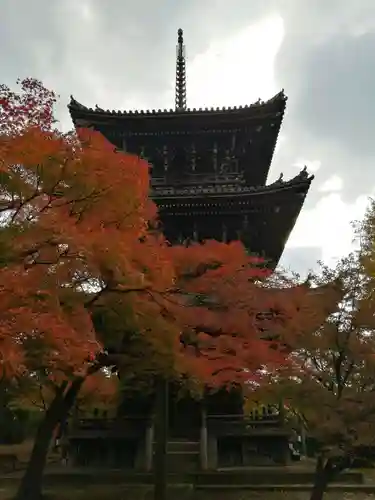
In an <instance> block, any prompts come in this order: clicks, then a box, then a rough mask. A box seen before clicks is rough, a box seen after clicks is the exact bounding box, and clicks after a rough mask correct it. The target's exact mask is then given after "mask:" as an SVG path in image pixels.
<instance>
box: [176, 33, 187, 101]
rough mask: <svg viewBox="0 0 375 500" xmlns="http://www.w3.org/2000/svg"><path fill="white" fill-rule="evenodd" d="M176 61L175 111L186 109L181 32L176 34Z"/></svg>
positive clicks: (183, 50)
mask: <svg viewBox="0 0 375 500" xmlns="http://www.w3.org/2000/svg"><path fill="white" fill-rule="evenodd" d="M177 35H178V38H177V60H176V101H175V103H176V111H183V110H185V109H186V65H185V45H184V38H183V31H182V29H179V30H178V32H177Z"/></svg>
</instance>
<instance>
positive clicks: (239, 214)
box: [68, 30, 313, 470]
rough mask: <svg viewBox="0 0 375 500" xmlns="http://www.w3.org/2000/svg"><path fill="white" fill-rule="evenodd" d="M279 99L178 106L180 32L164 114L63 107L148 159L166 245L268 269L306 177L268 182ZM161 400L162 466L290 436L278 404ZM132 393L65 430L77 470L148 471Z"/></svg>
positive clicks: (208, 462)
mask: <svg viewBox="0 0 375 500" xmlns="http://www.w3.org/2000/svg"><path fill="white" fill-rule="evenodd" d="M286 101H287V97H286V95H285V94H284V92H283V91H281V92H279V93H278V94H276V95H275V96H274V97H272V98H271V99H269V100H267V101H261V100H259V101H258V102H256V103H254V104H250V105H244V106H239V107H229V108H215V109H214V108H211V109H207V108H205V109H202V108H200V109H195V108H194V109H190V108H188V107H187V92H186V61H185V47H184V43H183V33H182V30H178V44H177V61H176V96H175V107H174V109H170V110H166V109H165V110H160V109H159V110H147V111H110V110H104V109H102V108H100V107H98V106H96V108H95V109H93V108H89V107H86V106H85V105H83V104H81V103H79V102H78V101H77V100H75V99H74V98H73V97H71V101H70V103H69V106H68V107H69V111H70V115H71V117H72V120H73V123H74V125H75V127H87V128H93V129H95V130H97V131H100V132H101V133H102V134H103V135H104V136H105V137H106V138H107V139H108V140H109V141H110V142H112V143H113V144H114V145H115V146H116V147H117V148H118V149H119V150H122V151H127V152H129V153H132V154H136V155H138V156H140V157H142V158H144V159H146V160H147V161H148V162H149V163H150V166H151V196H152V198H153V200H154V201H155V202H156V204H157V206H158V209H159V214H160V219H161V223H162V228H163V231H164V234H165V235H166V237H167V239H168V240H169V241H170V242H171V243H172V244H173V243H177V242H187V243H188V242H189V241H203V240H206V239H216V240H220V241H227V242H229V241H232V240H238V239H240V240H241V241H242V242H243V243H244V244H245V246H246V247H247V248H248V249H249V251H250V252H251V253H253V254H255V255H259V256H262V257H264V259H265V261H266V262H267V265H268V266H269V267H270V268H271V269H274V268H275V267H276V265H277V263H278V262H279V259H280V257H281V254H282V252H283V250H284V247H285V244H286V242H287V240H288V237H289V234H290V232H291V231H292V229H293V227H294V225H295V222H296V220H297V217H298V215H299V213H300V211H301V208H302V206H303V203H304V200H305V197H306V195H307V193H308V190H309V188H310V184H311V181H312V179H313V176H309V175H308V173H307V171H306V168H305V169H303V170H302V171H301V172H300V173H299V174H298V175H297V176H296V177H294V178H292V179H290V180H284V179H283V175H282V174H281V175H280V177H279V179H278V180H277V181H276V182H273V183H272V184H267V177H268V173H269V169H270V165H271V162H272V158H273V154H274V150H275V146H276V142H277V138H278V135H279V131H280V127H281V124H282V120H283V117H284V112H285V107H286ZM170 393H171V396H170V397H171V402H170V405H169V406H170V442H169V446H168V453H170V455H171V467H175V468H178V467H182V468H184V469H186V468H189V467H191V468H193V469H194V468H203V469H215V468H218V467H225V466H231V465H248V464H250V463H254V461H255V462H256V463H268V462H270V463H275V462H276V463H285V462H286V461H288V458H289V448H288V440H289V434H290V431H289V430H287V429H286V428H285V427H284V425H283V411H281V409H280V408H271V407H267V408H263V409H262V411H260V412H259V411H255V412H254V413H253V415H252V417H251V418H249V419H247V420H246V419H244V416H243V401H242V399H241V398H238V397H237V396H233V395H230V394H229V393H223V394H221V393H218V394H216V395H211V396H210V397H208V398H206V399H205V401H204V405H203V404H202V402H201V401H195V400H193V398H191V397H189V396H188V395H185V396H183V397H177V395H176V393H175V392H174V391H173V390H172V391H171V392H170ZM133 396H134V395H133ZM133 396H132V398H133V399H131V398H130V399H129V401H130V400H131V401H133V403H132V404H129V402H128V404H125V403H124V406H125V407H126V408H127V409H126V410H124V411H123V412H122V413H121V412H120V413H121V415H122V417H121V419H120V420H119V419H114V420H113V421H112V420H109V419H94V420H86V421H81V422H80V423H79V425H76V426H75V427H74V428H73V429H71V432H70V440H71V441H70V442H71V448H72V450H73V451H72V453H73V457H74V461H75V462H76V463H79V464H83V463H84V464H93V463H94V462H95V461H99V462H100V463H102V464H103V463H104V462H106V463H107V465H108V466H110V467H120V466H122V467H124V468H126V467H128V468H137V469H139V470H150V469H151V468H152V456H153V451H152V448H153V444H152V443H153V427H152V418H151V414H152V403H151V400H150V398H149V399H148V401H146V402H144V401H143V402H140V401H138V403H135V399H137V398H135V399H134V397H133ZM138 399H139V398H138ZM203 406H204V408H203ZM125 416H126V418H127V420H126V419H125ZM124 419H125V420H126V424H125V423H124V422H125V420H124ZM94 450H100V453H99V452H98V451H97V452H96V454H95V452H94ZM98 453H99V454H98ZM99 456H100V458H99ZM103 457H106V458H103ZM262 460H263V462H262Z"/></svg>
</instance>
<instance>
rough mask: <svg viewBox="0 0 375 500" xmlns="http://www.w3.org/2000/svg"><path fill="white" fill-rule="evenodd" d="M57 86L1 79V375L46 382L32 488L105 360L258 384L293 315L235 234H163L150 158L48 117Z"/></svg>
mask: <svg viewBox="0 0 375 500" xmlns="http://www.w3.org/2000/svg"><path fill="white" fill-rule="evenodd" d="M55 100H56V96H55V94H54V93H53V92H51V91H48V90H46V89H45V88H44V87H43V85H42V84H41V83H40V82H38V81H35V80H31V79H28V80H24V81H23V82H21V92H20V93H19V94H17V93H14V92H13V91H11V90H10V89H9V88H7V87H5V86H0V211H1V214H2V221H3V225H2V226H1V228H0V318H1V321H0V376H1V377H6V378H17V379H19V380H20V381H22V383H24V384H25V387H26V388H27V391H28V395H29V399H30V396H31V397H32V398H34V399H35V398H36V400H37V399H38V398H37V396H36V394H37V393H38V394H39V396H40V391H41V390H42V391H44V392H43V398H41V397H39V399H38V400H39V401H42V400H43V401H44V402H45V408H46V420H45V421H44V422H43V424H42V425H41V427H40V429H39V430H38V432H39V434H38V439H37V440H36V445H35V448H34V450H33V453H32V456H31V463H32V464H34V465H32V466H30V467H29V468H28V470H27V472H26V476H25V477H26V478H28V479H27V480H25V481H24V482H23V485H22V486H21V490H20V491H21V493H20V494H19V497H18V498H19V499H20V498H28V500H32V498H33V497H34V496H35V495H36V494H37V493H38V492H37V491H36V490H34V491H33V494H31V493H30V490H29V489H28V488H29V486H27V484H26V483H27V481H28V480H31V479H32V480H33V481H36V482H37V481H38V480H40V478H41V474H40V467H41V466H43V463H44V462H43V460H44V458H43V457H44V453H45V451H46V446H47V444H48V440H49V436H50V435H51V432H52V430H53V429H54V427H55V426H56V424H57V423H59V419H61V418H66V415H67V412H68V411H69V409H70V408H71V405H72V404H73V402H74V400H75V398H76V396H77V394H78V393H79V390H80V389H81V387H82V390H83V393H82V394H86V396H88V394H89V393H91V395H92V393H93V390H94V387H97V388H99V387H100V385H99V379H100V376H101V375H100V374H101V372H100V370H101V369H103V368H104V367H107V368H108V367H113V368H114V371H117V372H119V373H120V374H121V372H124V370H125V371H127V372H129V371H134V373H141V372H147V373H149V374H150V373H151V374H160V373H161V374H162V375H163V376H164V377H182V378H183V377H186V376H189V377H190V378H193V379H194V381H198V382H199V381H200V382H204V383H205V384H208V385H212V386H214V387H217V386H227V385H233V384H244V383H245V382H249V381H250V380H251V381H252V382H253V383H255V382H256V383H257V384H259V383H260V382H261V381H262V379H263V378H264V376H265V374H267V373H269V372H270V371H273V370H275V369H276V368H278V367H279V366H280V365H284V364H285V363H286V362H287V361H288V356H287V354H288V351H287V349H285V344H283V343H280V342H279V340H278V339H279V338H281V337H285V336H286V331H293V330H295V329H296V328H297V323H296V322H295V313H296V302H295V300H291V296H290V297H289V299H288V301H285V300H284V299H283V297H282V294H280V293H279V292H278V291H277V290H275V289H273V288H272V287H271V286H269V284H267V278H268V273H267V272H266V271H265V269H264V268H263V266H262V265H261V262H260V261H258V260H256V259H254V258H252V257H249V256H248V254H247V252H246V251H245V249H244V248H243V246H242V245H241V244H240V243H238V242H237V243H232V244H229V245H226V244H223V243H218V242H206V243H205V244H203V245H198V244H196V245H192V246H190V247H189V248H186V247H184V246H171V245H169V243H168V242H167V241H165V239H164V237H163V236H162V235H161V234H160V232H159V231H158V228H157V218H156V208H155V205H154V204H153V203H152V201H150V199H149V172H148V169H149V167H148V164H147V163H146V162H145V161H143V160H141V159H139V158H137V157H135V156H132V155H129V154H125V153H121V152H118V151H116V150H115V148H114V146H113V145H111V144H110V143H109V142H107V141H106V139H105V138H104V137H103V136H102V135H101V134H99V133H98V132H95V131H93V130H87V129H78V130H77V133H69V134H62V133H61V132H59V131H57V130H56V129H54V128H53V127H54V118H53V103H54V102H55ZM292 293H294V292H292ZM296 293H297V295H298V293H299V292H298V291H297V292H296ZM271 333H272V336H271ZM96 372H99V373H98V374H97V375H94V374H95V373H96ZM104 381H106V382H109V379H108V380H107V379H102V380H101V382H104ZM112 381H113V379H111V380H110V382H109V385H108V386H107V389H106V390H104V392H103V394H102V396H103V397H104V398H107V397H109V395H110V394H112V393H113V391H112V389H113V385H112ZM193 385H194V384H193ZM109 387H111V390H109ZM85 391H86V393H85ZM111 397H112V396H111ZM89 399H90V398H89ZM42 443H43V444H42ZM38 461H39V462H38ZM38 463H39V465H38ZM40 464H41V465H40ZM33 467H34V469H33ZM38 467H39V468H38ZM38 478H39V479H38Z"/></svg>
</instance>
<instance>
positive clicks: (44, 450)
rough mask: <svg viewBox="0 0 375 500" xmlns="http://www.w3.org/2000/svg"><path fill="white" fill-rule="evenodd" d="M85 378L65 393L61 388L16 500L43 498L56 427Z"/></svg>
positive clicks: (80, 379)
mask: <svg viewBox="0 0 375 500" xmlns="http://www.w3.org/2000/svg"><path fill="white" fill-rule="evenodd" d="M83 382H84V378H77V379H75V380H74V381H73V382H72V383H71V385H70V387H69V388H68V389H67V390H66V392H64V390H63V388H61V390H60V392H58V393H57V394H56V396H55V398H54V400H53V401H52V403H51V405H50V406H49V408H48V410H47V411H46V413H45V416H44V419H43V421H42V422H41V424H40V426H39V428H38V431H37V433H36V436H35V442H34V447H33V449H32V452H31V456H30V459H29V462H28V465H27V469H26V472H25V474H24V476H23V478H22V480H21V484H20V487H19V489H18V491H17V494H16V500H40V499H41V498H42V479H43V472H44V467H45V465H46V460H47V455H48V450H49V446H50V443H51V440H52V437H53V431H54V429H55V428H56V425H57V424H58V423H59V422H60V421H62V420H64V419H65V418H66V417H67V415H68V413H69V411H70V409H71V408H72V406H73V404H74V401H75V399H76V397H77V395H78V393H79V390H80V388H81V386H82V383H83Z"/></svg>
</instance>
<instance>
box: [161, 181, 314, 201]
mask: <svg viewBox="0 0 375 500" xmlns="http://www.w3.org/2000/svg"><path fill="white" fill-rule="evenodd" d="M313 179H314V176H312V175H311V176H307V177H304V178H301V174H299V175H297V176H296V177H294V178H293V179H291V180H290V181H287V182H274V183H272V184H269V185H267V186H260V187H254V188H252V187H249V188H246V187H245V188H238V189H236V188H235V187H233V189H232V190H228V189H226V190H225V191H224V190H223V191H222V192H217V191H216V192H209V191H208V190H207V189H206V190H204V189H203V188H202V189H201V190H199V189H198V188H191V192H186V188H185V190H184V188H181V189H175V190H174V192H173V193H172V192H171V193H168V194H167V189H168V188H165V190H164V191H165V194H163V191H162V190H159V191H157V190H156V189H155V190H153V191H152V197H153V198H154V199H155V200H158V201H159V202H160V203H165V202H167V201H168V202H170V203H173V202H175V201H176V200H177V201H178V203H176V205H181V203H179V202H180V201H182V202H185V201H186V200H189V201H190V202H191V203H194V201H195V200H196V201H198V200H204V201H205V202H206V203H209V202H210V201H213V202H214V201H216V200H217V201H220V202H221V201H225V200H230V201H245V200H249V201H250V200H254V201H255V200H256V201H258V199H259V201H261V198H263V197H265V196H266V197H267V198H268V197H269V196H271V197H277V198H279V197H282V198H285V197H290V196H293V195H294V194H298V195H299V198H300V199H301V206H302V204H303V201H304V199H305V196H306V195H307V193H308V191H309V188H310V185H311V182H312V180H313Z"/></svg>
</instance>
